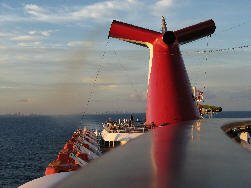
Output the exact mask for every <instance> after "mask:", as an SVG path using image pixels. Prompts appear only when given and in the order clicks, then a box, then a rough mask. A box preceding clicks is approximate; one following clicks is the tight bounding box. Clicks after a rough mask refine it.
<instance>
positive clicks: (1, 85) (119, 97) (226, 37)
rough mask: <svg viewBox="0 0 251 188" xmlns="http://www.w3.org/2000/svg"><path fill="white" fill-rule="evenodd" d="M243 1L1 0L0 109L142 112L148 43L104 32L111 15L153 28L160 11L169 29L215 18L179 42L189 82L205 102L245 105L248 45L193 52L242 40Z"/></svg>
mask: <svg viewBox="0 0 251 188" xmlns="http://www.w3.org/2000/svg"><path fill="white" fill-rule="evenodd" d="M250 8H251V2H250V1H249V0H242V1H233V0H211V1H201V0H182V1H181V0H161V1H150V0H147V1H139V0H124V1H116V0H113V1H112V0H109V1H80V0H64V1H63V0H54V1H49V0H44V1H21V0H12V1H7V0H6V1H4V0H1V1H0V92H1V94H0V101H1V105H0V113H1V114H5V113H15V112H22V113H27V114H28V113H39V114H68V113H81V112H83V111H86V112H87V113H97V112H117V111H119V112H124V111H127V112H144V111H145V103H146V101H145V95H146V84H147V72H148V70H147V69H148V65H147V64H148V57H149V54H148V53H149V52H148V49H146V48H142V47H138V46H135V45H132V44H129V43H124V42H122V41H118V40H115V39H109V40H108V39H107V34H108V29H109V26H110V23H111V22H112V20H113V19H116V20H121V21H124V22H128V23H131V24H134V25H139V26H142V27H146V28H149V29H153V30H157V31H159V30H160V23H161V16H162V15H163V16H165V17H166V20H167V26H168V29H170V30H176V29H179V28H182V27H186V26H188V25H191V24H195V23H197V22H200V21H203V20H206V19H211V18H212V19H214V20H215V22H216V25H217V29H216V33H215V34H214V35H213V36H212V37H211V38H209V37H208V38H205V39H201V40H198V41H196V42H193V43H190V44H186V45H183V46H181V50H182V52H183V58H184V62H185V64H186V67H187V71H188V74H189V76H190V81H191V84H192V85H196V86H197V87H198V88H203V87H204V86H206V89H205V94H206V96H205V97H206V102H207V103H210V104H216V105H220V106H222V107H223V109H224V110H251V97H250V96H251V95H250V93H251V84H250V81H249V80H250V78H251V76H250V72H251V63H250V60H251V53H250V49H249V48H245V49H239V50H238V49H237V50H235V51H226V52H217V53H210V54H204V53H198V52H196V51H197V50H204V49H219V48H229V47H235V46H242V45H249V44H250V38H251V34H250V32H249V31H250V29H251V22H250V16H251V13H250ZM207 43H208V45H207ZM104 51H105V52H106V53H105V56H104V58H102V54H103V52H104ZM206 58H207V61H206ZM99 67H100V74H99V75H98V79H97V81H96V82H94V80H95V77H96V74H97V72H99V71H98V70H99ZM205 72H206V74H205ZM89 100H90V103H88V105H87V101H89Z"/></svg>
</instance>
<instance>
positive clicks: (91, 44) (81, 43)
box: [67, 41, 94, 47]
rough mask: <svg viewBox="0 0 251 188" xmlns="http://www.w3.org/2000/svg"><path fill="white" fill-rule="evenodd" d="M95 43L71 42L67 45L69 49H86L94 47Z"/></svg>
mask: <svg viewBox="0 0 251 188" xmlns="http://www.w3.org/2000/svg"><path fill="white" fill-rule="evenodd" d="M93 43H94V42H93V41H70V42H68V43H67V46H69V47H80V46H85V47H91V46H93Z"/></svg>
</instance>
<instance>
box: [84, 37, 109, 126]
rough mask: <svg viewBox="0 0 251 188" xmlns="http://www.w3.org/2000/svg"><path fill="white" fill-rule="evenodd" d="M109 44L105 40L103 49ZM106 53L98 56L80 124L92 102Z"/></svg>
mask: <svg viewBox="0 0 251 188" xmlns="http://www.w3.org/2000/svg"><path fill="white" fill-rule="evenodd" d="M108 44H109V41H108V40H107V41H106V44H105V49H106V48H107V46H108ZM106 53H107V50H105V51H103V52H102V54H101V57H100V63H99V64H98V67H97V71H96V73H95V78H94V79H93V81H92V82H91V83H90V89H89V93H88V98H87V102H86V103H85V105H84V107H83V109H84V110H83V112H82V113H81V114H82V115H81V119H80V124H81V125H84V119H85V117H86V114H87V112H88V109H89V106H90V103H91V102H92V100H93V97H94V93H95V89H96V86H97V81H98V79H99V78H100V73H101V71H102V68H103V65H102V64H101V63H102V62H103V60H104V58H105V55H106Z"/></svg>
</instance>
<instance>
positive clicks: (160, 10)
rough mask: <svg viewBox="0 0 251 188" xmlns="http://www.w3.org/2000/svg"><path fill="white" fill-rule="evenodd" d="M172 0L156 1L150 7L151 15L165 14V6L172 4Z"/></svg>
mask: <svg viewBox="0 0 251 188" xmlns="http://www.w3.org/2000/svg"><path fill="white" fill-rule="evenodd" d="M172 4H173V0H160V1H157V2H156V3H155V4H154V5H153V6H152V7H153V8H152V9H153V15H155V16H162V15H165V14H166V12H167V8H169V7H170V6H172Z"/></svg>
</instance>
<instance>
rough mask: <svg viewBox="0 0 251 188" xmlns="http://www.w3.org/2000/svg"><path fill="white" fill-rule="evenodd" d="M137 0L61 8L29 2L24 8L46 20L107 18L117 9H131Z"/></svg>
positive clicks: (36, 16) (63, 20) (41, 19)
mask: <svg viewBox="0 0 251 188" xmlns="http://www.w3.org/2000/svg"><path fill="white" fill-rule="evenodd" d="M136 3H137V1H135V0H134V1H132V0H126V1H123V2H121V1H104V2H98V3H94V4H91V5H87V6H84V7H82V8H80V9H74V8H65V9H63V8H59V9H57V10H51V9H44V8H42V7H40V6H38V5H35V4H27V5H25V6H24V10H25V11H26V12H27V13H28V14H30V15H31V16H33V17H34V18H35V19H36V20H39V21H45V22H69V21H72V20H75V21H76V20H82V19H88V18H93V19H102V20H103V19H107V18H111V17H113V15H114V14H115V13H116V12H117V11H125V10H130V7H131V6H134V5H135V4H136Z"/></svg>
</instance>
